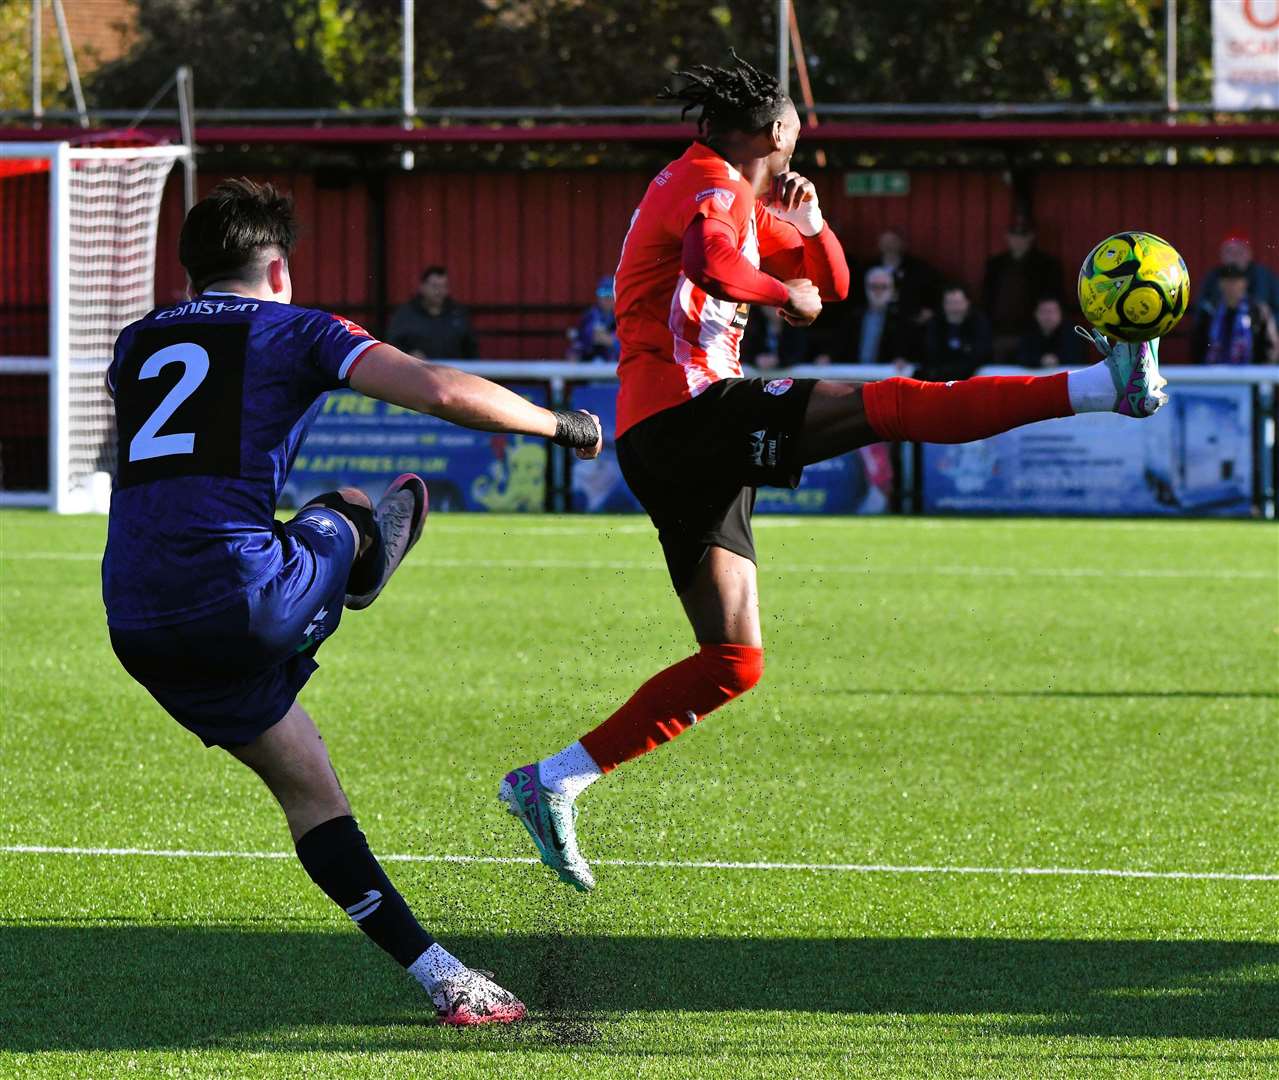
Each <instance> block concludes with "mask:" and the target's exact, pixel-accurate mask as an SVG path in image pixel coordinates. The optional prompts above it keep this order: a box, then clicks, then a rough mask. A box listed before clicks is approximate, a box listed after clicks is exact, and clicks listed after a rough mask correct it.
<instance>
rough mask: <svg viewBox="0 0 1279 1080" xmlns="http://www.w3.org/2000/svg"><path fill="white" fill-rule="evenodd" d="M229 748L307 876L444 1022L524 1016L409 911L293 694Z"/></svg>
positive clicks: (493, 1020)
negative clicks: (272, 718) (270, 802)
mask: <svg viewBox="0 0 1279 1080" xmlns="http://www.w3.org/2000/svg"><path fill="white" fill-rule="evenodd" d="M230 752H231V753H232V754H233V755H234V756H235V757H236V758H238V759H239V760H240V761H242V762H244V764H245V765H247V766H248V767H249V768H250V769H252V770H253V771H254V772H255V773H257V774H258V776H259V777H261V778H262V781H263V783H265V784H266V786H267V788H268V789H270V791H271V794H272V795H274V796H275V798H276V801H277V802H279V804H280V808H281V809H282V810H283V811H284V817H285V820H286V821H287V822H288V824H289V833H290V835H291V836H292V837H293V842H294V844H295V846H296V849H297V854H298V859H299V860H300V861H301V863H302V866H303V868H304V869H305V870H306V872H307V874H308V875H309V876H310V878H311V880H312V881H314V882H315V883H316V885H318V886H319V887H320V889H321V890H323V892H324V893H325V894H326V895H327V896H328V897H329V898H330V899H331V900H333V901H334V903H336V904H337V905H338V906H339V907H341V908H342V909H343V910H344V911H345V912H346V913H347V914H348V915H349V916H350V917H351V918H352V920H354V922H355V924H356V925H357V926H358V927H359V928H360V929H361V930H363V931H364V933H365V934H367V935H368V936H369V937H370V938H371V939H372V940H373V941H374V943H375V944H377V945H379V946H380V947H381V948H383V949H385V950H386V951H387V952H388V953H390V954H391V956H392V957H394V958H395V960H397V961H398V962H399V963H400V965H401V966H402V967H404V968H405V969H406V970H407V971H408V972H409V974H410V975H412V976H413V977H414V978H416V979H417V980H418V982H420V983H421V984H422V986H423V987H424V988H425V990H426V991H427V993H428V994H430V996H431V1001H432V1002H433V1004H434V1005H435V1010H436V1014H437V1015H438V1016H439V1018H440V1020H441V1021H442V1022H443V1023H446V1024H454V1025H471V1024H483V1023H509V1022H510V1021H513V1020H519V1019H521V1018H522V1017H523V1016H524V1011H525V1010H524V1005H523V1004H522V1003H521V1002H520V1001H519V1000H518V999H517V998H516V997H515V996H514V995H513V994H511V993H510V992H508V991H506V990H503V989H502V988H501V987H500V986H498V985H497V984H496V983H494V982H492V981H491V980H489V979H487V978H485V977H484V976H483V975H480V974H479V973H478V972H475V971H472V970H471V969H470V968H468V967H467V966H466V965H465V964H463V963H462V962H461V961H460V960H458V959H457V958H456V957H454V956H453V955H452V954H450V953H449V952H448V951H447V950H445V949H444V947H443V946H441V945H440V944H439V943H438V942H436V941H435V940H434V939H433V938H432V937H431V936H430V935H429V934H428V933H427V932H426V931H425V930H423V929H422V927H421V925H420V924H419V923H418V921H417V919H416V918H414V916H413V913H412V912H411V911H410V910H409V907H408V905H407V904H406V903H405V902H404V898H403V897H402V896H401V895H400V894H399V892H398V891H397V890H396V888H395V886H394V885H392V884H391V881H390V879H389V878H388V877H387V876H386V873H385V872H384V871H383V870H382V867H381V866H380V865H379V863H378V861H377V859H376V858H374V856H373V854H372V852H370V851H369V847H368V843H367V842H366V841H365V839H364V834H363V833H362V832H361V831H360V829H359V827H358V826H357V825H356V822H355V818H354V817H352V816H351V804H350V803H349V802H348V801H347V797H346V793H345V792H344V791H343V790H342V785H341V784H340V783H339V782H338V778H337V773H336V771H334V768H333V764H332V762H331V761H330V760H329V753H328V749H327V748H326V747H325V745H324V739H323V738H322V737H321V735H320V732H319V731H318V730H317V729H316V726H315V724H314V723H313V722H312V720H311V718H310V716H308V715H307V713H306V711H305V710H304V709H303V708H302V707H301V706H300V705H298V704H297V702H294V703H293V706H292V707H291V708H290V709H289V711H288V713H286V714H285V716H284V718H283V719H282V720H280V721H279V722H278V723H277V724H275V725H274V726H272V727H270V728H268V729H267V730H266V731H265V732H264V733H263V734H262V735H260V736H259V737H258V738H257V739H255V740H254V741H253V742H251V743H249V744H248V745H247V746H241V747H236V748H234V749H232V750H231V751H230Z"/></svg>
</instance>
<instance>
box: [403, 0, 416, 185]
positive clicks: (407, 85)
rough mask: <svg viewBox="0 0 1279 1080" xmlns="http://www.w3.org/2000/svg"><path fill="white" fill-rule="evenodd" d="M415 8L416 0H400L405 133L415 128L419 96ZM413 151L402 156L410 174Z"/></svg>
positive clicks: (412, 163) (406, 170)
mask: <svg viewBox="0 0 1279 1080" xmlns="http://www.w3.org/2000/svg"><path fill="white" fill-rule="evenodd" d="M413 7H414V0H400V26H401V33H402V35H403V43H402V45H401V47H400V59H401V63H402V65H403V66H402V68H401V71H400V112H401V114H402V115H403V120H402V121H401V126H402V127H403V128H404V130H405V131H409V130H410V129H411V128H412V127H413V118H414V117H415V116H417V94H416V90H415V87H414V84H413ZM413 165H414V157H413V151H412V150H405V151H404V152H403V153H402V154H400V168H402V169H404V171H405V172H408V171H409V170H410V169H412V168H413Z"/></svg>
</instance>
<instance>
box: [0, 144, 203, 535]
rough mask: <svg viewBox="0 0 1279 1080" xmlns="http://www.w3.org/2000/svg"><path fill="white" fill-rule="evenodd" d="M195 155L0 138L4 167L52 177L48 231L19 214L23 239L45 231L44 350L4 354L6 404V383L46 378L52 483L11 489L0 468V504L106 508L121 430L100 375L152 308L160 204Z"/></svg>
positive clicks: (0, 361)
mask: <svg viewBox="0 0 1279 1080" xmlns="http://www.w3.org/2000/svg"><path fill="white" fill-rule="evenodd" d="M189 155H190V151H189V150H188V149H187V148H186V147H184V146H146V147H122V148H109V149H108V148H92V147H77V146H72V145H71V144H70V143H67V142H9V143H4V142H0V161H5V160H13V159H18V160H25V161H31V162H33V166H34V168H35V169H38V170H42V169H44V168H47V170H48V178H49V183H48V220H47V225H46V224H45V223H44V222H42V221H40V220H39V216H40V212H41V211H42V210H43V207H42V206H39V205H35V206H32V207H30V208H28V210H27V212H25V213H20V214H19V216H18V218H17V223H18V224H17V227H18V228H20V229H22V230H23V231H24V232H25V231H30V232H31V233H32V234H33V236H35V234H41V233H43V234H44V235H45V236H47V245H48V247H47V251H48V292H47V303H48V349H47V354H46V355H43V356H40V355H37V356H4V355H0V401H3V400H4V397H5V393H4V390H3V387H4V384H5V380H6V378H7V377H8V376H20V375H26V376H32V375H37V376H38V375H42V374H43V375H46V376H47V377H48V380H49V398H48V401H49V416H48V453H49V463H48V481H47V486H46V487H45V488H44V489H43V490H40V489H39V488H32V487H30V486H27V487H26V490H14V489H13V488H14V486H15V485H13V484H10V483H8V482H6V478H5V476H4V475H3V472H2V471H0V506H47V507H49V508H50V509H51V510H54V511H56V512H58V513H77V512H84V511H89V510H103V509H105V506H104V505H103V504H104V502H105V493H104V488H105V490H106V491H109V481H106V480H105V478H104V476H103V474H106V475H107V476H109V475H110V474H111V473H112V472H114V469H115V430H114V429H115V423H114V409H113V406H112V403H111V400H110V398H109V397H108V396H107V394H106V390H105V387H104V383H103V379H104V376H105V373H106V369H107V366H108V365H109V364H110V362H111V357H112V349H113V347H114V345H115V339H116V336H117V335H118V334H119V332H120V330H121V329H122V328H123V327H124V326H126V325H127V324H128V323H130V322H133V321H134V320H135V319H138V318H141V317H142V316H143V315H145V314H146V313H147V312H148V311H149V310H151V308H152V307H153V306H154V300H155V259H156V250H155V248H156V232H157V227H158V224H159V217H160V203H161V199H162V197H163V194H164V188H165V183H166V181H167V179H168V176H169V172H170V171H171V169H172V168H173V164H174V162H176V161H180V160H184V159H189ZM45 163H47V164H45ZM36 242H38V240H37V241H36ZM33 261H34V262H36V263H37V265H36V267H35V268H33V270H32V272H36V273H39V272H42V271H41V270H40V269H39V265H38V260H33ZM18 273H22V268H21V266H19V268H18ZM31 284H33V285H38V284H39V283H31ZM35 291H36V292H43V289H37V290H35ZM41 306H42V305H41ZM3 351H5V350H4V349H0V352H3ZM2 462H3V459H0V468H2Z"/></svg>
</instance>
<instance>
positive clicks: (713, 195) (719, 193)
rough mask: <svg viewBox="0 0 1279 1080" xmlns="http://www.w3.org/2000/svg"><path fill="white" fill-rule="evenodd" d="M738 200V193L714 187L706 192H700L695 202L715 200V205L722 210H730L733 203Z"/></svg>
mask: <svg viewBox="0 0 1279 1080" xmlns="http://www.w3.org/2000/svg"><path fill="white" fill-rule="evenodd" d="M736 198H737V192H735V191H729V190H728V188H722V187H713V188H707V189H706V190H705V191H699V192H698V193H697V197H696V198H695V199H694V200H693V201H694V202H704V201H705V200H707V199H714V200H715V205H716V206H718V207H719V208H720V209H721V210H730V209H732V206H733V201H734V200H735V199H736Z"/></svg>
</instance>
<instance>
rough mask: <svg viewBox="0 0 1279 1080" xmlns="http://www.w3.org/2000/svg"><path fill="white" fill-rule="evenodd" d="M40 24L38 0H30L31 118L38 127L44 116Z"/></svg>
mask: <svg viewBox="0 0 1279 1080" xmlns="http://www.w3.org/2000/svg"><path fill="white" fill-rule="evenodd" d="M43 48H44V46H43V43H42V41H41V26H40V0H31V118H32V120H34V121H35V126H36V127H40V126H41V125H40V120H41V117H43V116H44V90H43V87H42V85H41V84H42V82H43V80H44V74H43V72H42V71H41V70H40V53H41V52H42V51H43Z"/></svg>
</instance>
